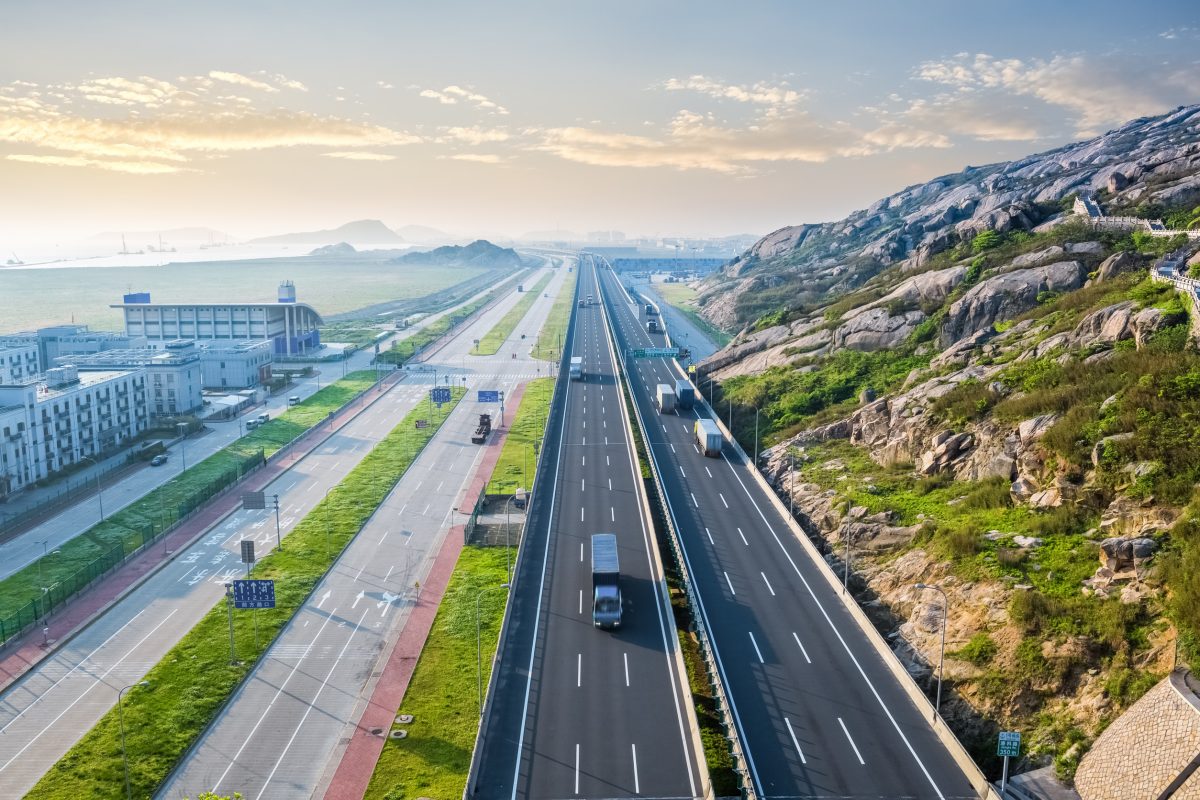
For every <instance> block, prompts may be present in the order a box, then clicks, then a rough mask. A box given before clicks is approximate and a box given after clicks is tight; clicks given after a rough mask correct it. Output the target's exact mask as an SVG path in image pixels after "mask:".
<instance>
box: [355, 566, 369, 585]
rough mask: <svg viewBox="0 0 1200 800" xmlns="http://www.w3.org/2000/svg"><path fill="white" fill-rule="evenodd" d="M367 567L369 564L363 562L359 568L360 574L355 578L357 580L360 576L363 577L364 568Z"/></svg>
mask: <svg viewBox="0 0 1200 800" xmlns="http://www.w3.org/2000/svg"><path fill="white" fill-rule="evenodd" d="M366 568H367V565H366V564H365V563H364V564H363V565H362V566H361V567H359V568H358V574H357V575H355V576H354V580H356V581H357V580H358V579H359V578H361V577H362V574H363V570H364V569H366Z"/></svg>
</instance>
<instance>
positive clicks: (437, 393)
mask: <svg viewBox="0 0 1200 800" xmlns="http://www.w3.org/2000/svg"><path fill="white" fill-rule="evenodd" d="M429 399H430V400H432V401H433V402H435V403H437V404H438V405H439V406H440V405H442V404H443V403H449V402H450V387H449V386H435V387H434V388H432V389H430V390H429Z"/></svg>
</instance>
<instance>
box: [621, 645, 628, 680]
mask: <svg viewBox="0 0 1200 800" xmlns="http://www.w3.org/2000/svg"><path fill="white" fill-rule="evenodd" d="M621 658H622V659H623V660H624V661H625V686H627V687H628V686H629V653H622V654H621Z"/></svg>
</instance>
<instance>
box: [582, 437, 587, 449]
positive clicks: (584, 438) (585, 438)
mask: <svg viewBox="0 0 1200 800" xmlns="http://www.w3.org/2000/svg"><path fill="white" fill-rule="evenodd" d="M583 444H584V446H585V447H586V446H587V437H586V436H584V437H583Z"/></svg>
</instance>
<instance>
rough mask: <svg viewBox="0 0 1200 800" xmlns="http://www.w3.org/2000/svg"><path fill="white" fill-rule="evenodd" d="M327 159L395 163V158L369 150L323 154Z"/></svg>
mask: <svg viewBox="0 0 1200 800" xmlns="http://www.w3.org/2000/svg"><path fill="white" fill-rule="evenodd" d="M321 155H323V156H325V157H326V158H344V159H346V160H347V161H394V160H395V159H396V157H395V156H391V155H388V154H387V153H372V152H369V151H367V150H339V151H337V152H335V153H322V154H321Z"/></svg>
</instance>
